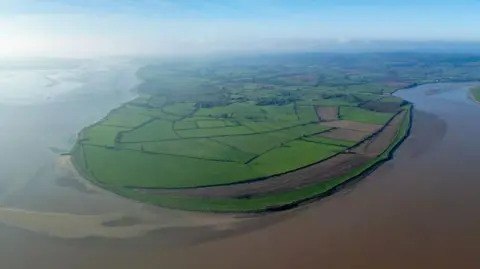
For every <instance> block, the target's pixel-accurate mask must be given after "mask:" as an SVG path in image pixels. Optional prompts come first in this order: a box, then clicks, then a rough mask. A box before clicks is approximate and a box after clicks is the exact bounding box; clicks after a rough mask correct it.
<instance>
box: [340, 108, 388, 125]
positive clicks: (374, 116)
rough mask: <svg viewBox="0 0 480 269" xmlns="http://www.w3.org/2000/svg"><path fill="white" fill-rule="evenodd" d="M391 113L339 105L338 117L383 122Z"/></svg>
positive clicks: (373, 122)
mask: <svg viewBox="0 0 480 269" xmlns="http://www.w3.org/2000/svg"><path fill="white" fill-rule="evenodd" d="M393 115H394V114H392V113H382V112H375V111H369V110H365V109H362V108H358V107H344V106H342V107H340V119H342V120H349V121H356V122H363V123H372V124H385V123H386V122H387V121H388V120H390V119H391V118H392V117H393Z"/></svg>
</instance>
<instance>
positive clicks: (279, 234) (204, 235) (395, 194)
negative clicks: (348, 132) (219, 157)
mask: <svg viewBox="0 0 480 269" xmlns="http://www.w3.org/2000/svg"><path fill="white" fill-rule="evenodd" d="M128 70H130V69H128V68H127V69H125V70H123V71H122V70H120V71H119V70H116V71H115V72H127V73H128V72H130V74H131V70H130V71H128ZM122 77H126V76H125V75H122ZM115 80H116V79H113V80H112V81H111V82H109V83H113V81H115ZM90 83H93V82H90ZM112 85H113V84H111V85H110V87H107V85H106V84H105V85H104V86H105V87H104V88H105V93H104V94H105V95H108V94H113V93H114V92H112V91H113V90H110V91H109V90H108V89H113V88H115V87H114V86H112ZM93 86H95V84H90V87H93ZM97 86H98V85H97ZM467 86H468V85H467V84H431V85H423V86H420V87H417V88H414V89H409V90H401V91H398V92H397V93H396V94H397V95H398V96H400V97H402V98H404V99H406V100H408V101H411V102H412V103H414V104H415V108H416V109H415V114H414V123H413V124H414V125H413V129H412V133H411V136H410V137H409V138H408V139H407V140H406V141H405V142H404V144H403V145H402V146H401V147H400V149H399V150H398V151H397V153H396V157H395V158H394V160H392V161H390V162H388V163H386V164H384V165H383V166H381V167H380V168H379V169H377V170H376V171H375V172H373V173H372V174H370V175H369V176H367V177H366V178H365V179H364V180H362V181H361V182H359V183H357V184H353V185H351V186H349V187H347V188H345V189H344V190H342V191H340V192H339V193H337V194H335V195H333V196H330V197H328V198H326V199H323V200H321V201H318V202H315V203H312V204H310V205H308V206H306V207H304V208H301V209H297V210H294V211H290V212H284V213H279V214H273V215H268V216H265V217H261V218H240V219H239V218H233V217H232V216H218V215H208V214H196V213H195V214H194V213H185V212H176V211H170V210H163V209H157V208H150V207H148V206H143V205H140V204H137V203H134V202H130V201H127V200H125V199H123V198H120V197H116V196H114V195H110V194H107V193H103V192H102V191H100V190H96V189H90V188H89V187H88V186H87V187H86V186H84V185H82V184H80V185H78V184H76V183H74V182H75V181H72V180H71V179H69V177H71V176H72V175H71V174H70V173H65V171H60V172H59V171H57V170H58V162H59V161H58V155H56V154H52V152H51V149H50V151H47V149H48V148H49V147H50V148H51V147H60V148H61V147H62V146H63V147H68V146H69V145H70V144H71V143H72V142H71V141H69V137H71V136H72V135H74V134H75V130H78V129H80V128H81V127H82V124H83V125H87V124H88V123H86V121H92V120H95V119H96V118H98V117H100V116H101V114H102V113H106V112H107V111H108V108H109V107H110V108H111V107H112V106H115V105H116V104H118V103H121V102H124V101H126V100H128V99H129V98H131V95H129V94H128V91H126V90H125V91H124V92H120V93H119V92H115V93H114V94H113V95H111V96H109V97H112V96H117V99H115V100H116V102H117V103H115V102H112V103H109V104H105V103H102V104H96V105H92V103H91V102H92V100H98V95H96V94H92V97H91V99H89V98H90V97H84V98H86V99H83V103H80V104H79V105H78V107H77V108H76V109H77V110H75V111H74V110H72V109H75V107H73V108H72V104H73V103H68V102H69V101H68V100H70V99H68V98H67V99H62V100H60V101H58V102H56V103H55V104H54V107H52V104H49V105H48V106H47V105H45V106H42V105H39V104H36V105H33V106H32V105H30V106H23V107H21V108H19V107H16V106H13V105H11V106H10V105H9V106H5V105H4V106H2V107H1V109H3V111H4V112H5V111H6V112H8V113H10V114H9V115H11V117H13V116H15V121H9V122H8V124H9V125H8V124H7V125H6V126H3V127H2V136H3V137H4V139H3V140H0V141H5V140H6V141H7V142H3V143H2V144H0V146H1V147H3V149H4V150H3V153H2V154H3V160H2V162H3V169H2V174H1V176H2V178H1V181H0V182H1V183H2V184H3V186H4V188H3V189H2V190H3V193H2V195H1V196H0V198H2V199H1V200H0V202H1V203H0V204H1V206H2V207H1V209H0V223H1V224H0V267H1V268H38V267H41V268H51V269H56V268H72V269H77V268H116V269H120V268H222V269H223V268H242V269H243V268H262V269H265V268H276V269H277V268H329V269H330V268H342V269H343V268H369V269H370V268H402V269H404V268H424V269H428V268H435V269H438V268H480V258H479V256H478V249H479V245H480V233H479V232H478V227H480V214H478V212H479V208H480V195H479V194H478V193H479V189H480V177H479V176H478V167H479V165H478V163H479V162H478V160H480V143H479V141H478V138H479V137H480V125H478V124H476V122H477V119H478V115H480V105H478V104H476V103H474V102H472V101H471V100H470V99H469V97H468V90H467ZM97 94H98V93H97ZM110 100H111V99H110ZM77 101H78V100H77ZM75 103H76V104H78V102H75ZM88 104H90V105H91V107H92V108H93V107H96V108H97V109H96V110H95V111H94V112H88V113H87V114H88V117H87V116H85V115H83V116H81V115H80V113H81V111H82V108H84V106H85V105H88ZM82 106H83V107H82ZM92 110H93V109H92ZM20 112H22V113H23V114H22V113H20ZM2 115H5V113H4V114H2ZM33 115H35V117H36V118H35V120H36V121H38V122H39V123H41V124H37V125H32V124H30V123H31V122H29V120H31V117H33ZM55 115H57V116H56V117H55V118H54V120H52V117H53V116H55ZM60 115H61V116H60ZM48 119H50V120H48ZM22 120H24V121H22ZM27 120H28V121H27ZM27 123H29V124H27ZM67 123H69V124H67ZM45 124H47V125H45ZM48 124H50V125H48ZM64 126H67V127H68V128H67V127H64ZM6 127H8V128H6ZM12 128H13V129H12ZM15 128H16V129H15ZM24 128H25V129H24ZM54 128H57V129H54ZM9 132H10V133H9ZM13 132H16V133H13ZM54 133H56V134H57V136H56V138H55V139H54V138H49V139H47V138H43V139H39V140H32V139H33V138H34V137H39V136H45V137H46V136H48V135H53V134H54ZM58 133H61V134H62V135H58ZM19 134H23V135H19ZM14 142H18V143H14ZM20 142H22V143H23V144H22V143H20ZM25 143H27V146H26V145H25ZM28 143H30V144H28ZM19 160H20V161H19ZM66 162H67V163H68V161H66ZM29 163H30V164H31V166H30V167H32V166H34V167H35V169H33V168H31V169H32V170H29V169H26V168H23V167H29V166H28V164H29ZM60 163H62V161H60ZM60 170H61V169H60ZM67 170H68V169H67ZM12 176H15V180H11V178H12ZM17 179H22V180H17ZM141 234H147V235H148V236H138V235H141Z"/></svg>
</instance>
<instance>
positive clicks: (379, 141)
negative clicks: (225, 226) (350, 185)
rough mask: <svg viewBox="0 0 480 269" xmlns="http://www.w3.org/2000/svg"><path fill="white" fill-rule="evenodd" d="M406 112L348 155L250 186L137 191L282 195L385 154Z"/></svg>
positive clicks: (208, 195)
mask: <svg viewBox="0 0 480 269" xmlns="http://www.w3.org/2000/svg"><path fill="white" fill-rule="evenodd" d="M404 115H405V113H404V112H402V113H400V114H398V115H397V116H395V118H394V119H393V120H392V121H391V122H390V123H389V124H388V125H387V126H386V127H385V128H384V129H383V130H382V131H381V132H380V133H379V134H377V135H376V136H375V137H374V138H372V139H369V140H366V141H364V142H362V143H361V144H359V145H358V146H357V147H355V148H353V149H352V150H350V153H341V154H339V155H337V156H335V157H333V158H330V159H328V160H326V161H323V162H320V163H318V164H314V165H312V166H309V167H306V168H303V169H300V170H297V171H293V172H290V173H286V174H283V175H279V176H274V177H270V178H267V179H264V180H259V181H255V182H251V183H243V184H242V183H239V184H234V185H228V186H214V187H204V188H196V189H179V190H166V189H137V190H138V191H141V192H144V193H148V194H156V195H181V196H189V197H203V198H250V197H254V196H259V195H266V194H275V193H282V192H285V191H289V190H293V189H297V188H302V187H306V186H309V185H313V184H317V183H321V182H325V181H328V180H331V179H333V178H337V177H340V176H342V175H345V174H346V173H348V172H349V171H351V170H353V169H356V168H360V167H362V166H363V165H365V164H366V163H367V162H369V161H371V160H373V159H374V158H375V157H376V156H377V155H379V154H381V153H382V152H383V151H385V150H386V149H387V148H388V147H389V146H390V144H391V143H392V142H393V140H394V139H395V137H396V133H397V130H398V126H399V124H400V123H401V122H402V119H403V117H404Z"/></svg>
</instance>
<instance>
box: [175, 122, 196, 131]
mask: <svg viewBox="0 0 480 269" xmlns="http://www.w3.org/2000/svg"><path fill="white" fill-rule="evenodd" d="M197 127H198V126H197V124H196V123H195V122H194V121H176V122H175V123H174V125H173V128H174V129H175V130H189V129H196V128H197Z"/></svg>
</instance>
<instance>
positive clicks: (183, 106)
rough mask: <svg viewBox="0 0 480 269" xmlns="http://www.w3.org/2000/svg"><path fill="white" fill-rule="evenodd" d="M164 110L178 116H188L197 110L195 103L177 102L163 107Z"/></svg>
mask: <svg viewBox="0 0 480 269" xmlns="http://www.w3.org/2000/svg"><path fill="white" fill-rule="evenodd" d="M162 110H163V112H165V113H167V114H173V115H176V116H181V117H183V116H187V115H189V114H190V113H192V112H193V111H194V110H195V103H175V104H170V105H166V106H164V107H163V109H162Z"/></svg>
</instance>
